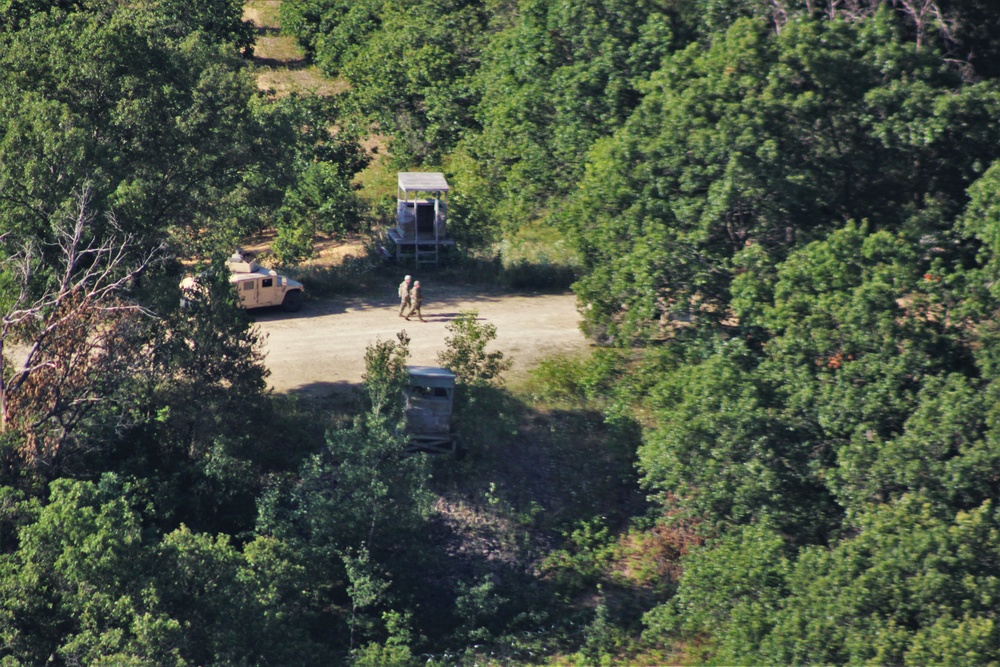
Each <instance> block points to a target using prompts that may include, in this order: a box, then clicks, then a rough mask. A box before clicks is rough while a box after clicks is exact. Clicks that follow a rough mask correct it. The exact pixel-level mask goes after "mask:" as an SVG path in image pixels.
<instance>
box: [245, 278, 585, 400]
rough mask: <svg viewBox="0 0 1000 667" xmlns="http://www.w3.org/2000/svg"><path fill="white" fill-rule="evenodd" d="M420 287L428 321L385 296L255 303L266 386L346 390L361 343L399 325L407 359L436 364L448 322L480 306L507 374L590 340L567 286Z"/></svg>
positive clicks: (357, 367) (359, 365) (356, 374)
mask: <svg viewBox="0 0 1000 667" xmlns="http://www.w3.org/2000/svg"><path fill="white" fill-rule="evenodd" d="M423 288H424V295H425V296H424V307H423V315H424V319H425V320H426V322H419V321H417V319H416V318H414V319H413V320H411V321H409V322H407V321H406V320H404V319H402V318H400V317H399V316H398V311H399V302H398V301H396V300H395V299H389V298H388V297H387V298H385V299H383V300H372V299H368V298H344V299H331V300H323V301H319V300H317V301H306V303H305V304H304V305H303V307H302V310H301V311H299V312H298V313H291V314H290V313H284V312H282V311H281V310H279V309H274V310H270V309H268V310H261V311H256V312H255V313H254V315H253V316H254V319H255V320H256V322H257V324H258V326H259V327H260V329H261V331H262V332H263V333H264V334H266V341H265V350H266V355H267V356H266V364H267V367H268V368H269V369H270V370H271V377H270V383H271V386H272V387H273V388H274V390H275V391H278V392H297V393H299V394H301V395H303V397H304V398H305V397H311V398H323V397H326V396H329V395H330V394H331V393H333V392H338V391H344V390H350V389H351V388H352V387H354V386H356V385H357V384H358V383H360V382H361V375H362V374H363V373H364V354H365V348H366V347H367V346H368V345H369V344H370V343H373V342H375V340H376V339H381V340H395V337H396V333H397V332H399V331H401V330H405V331H406V332H407V334H409V336H410V339H411V342H410V363H411V364H414V365H428V366H434V365H437V354H438V352H440V351H442V350H444V349H445V347H446V344H445V338H447V337H448V331H447V329H446V325H447V324H448V322H449V321H451V319H452V318H454V317H455V316H456V315H458V314H459V313H460V312H462V311H465V310H472V309H475V310H478V311H479V319H480V321H482V322H489V323H491V324H493V325H494V326H496V328H497V338H496V340H495V341H493V343H491V345H490V347H489V348H488V350H490V351H492V350H499V351H501V352H503V353H504V355H505V356H507V357H509V358H512V359H513V360H514V367H513V369H512V370H511V372H510V374H509V376H508V377H509V378H510V377H518V376H521V375H523V374H524V373H525V372H526V371H527V370H528V369H530V368H532V367H533V366H535V365H536V364H537V363H538V362H539V361H540V360H542V359H544V358H546V357H550V356H554V355H558V354H572V353H574V352H579V351H582V350H584V349H586V348H587V347H588V341H587V339H586V338H585V337H584V336H583V334H582V333H580V329H579V322H580V316H579V314H578V313H577V311H576V299H575V297H574V296H573V295H572V294H570V293H566V294H541V295H524V294H504V293H501V292H496V293H486V294H484V293H482V292H481V291H480V290H478V289H477V288H472V287H454V286H439V285H434V284H433V282H432V281H423Z"/></svg>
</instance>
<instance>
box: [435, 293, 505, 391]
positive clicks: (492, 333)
mask: <svg viewBox="0 0 1000 667" xmlns="http://www.w3.org/2000/svg"><path fill="white" fill-rule="evenodd" d="M445 328H446V329H448V332H449V333H450V334H451V336H450V337H449V338H445V345H447V350H445V351H444V352H439V353H438V363H439V364H441V365H442V366H444V367H445V368H447V369H448V370H450V371H451V372H452V373H454V374H455V377H456V378H457V379H458V381H459V382H462V383H465V384H469V385H487V384H495V383H498V382H500V376H501V375H502V374H503V373H504V372H505V371H508V370H510V367H511V366H512V365H513V364H514V362H513V360H511V359H504V355H503V352H498V351H494V352H487V351H486V346H487V345H489V343H490V341H492V340H495V339H496V337H497V328H496V326H494V325H492V324H489V323H486V324H481V323H480V322H479V311H478V310H467V311H463V312H461V313H459V314H458V316H457V317H455V318H454V319H453V320H452V321H451V322H449V323H448V324H447V326H446V327H445Z"/></svg>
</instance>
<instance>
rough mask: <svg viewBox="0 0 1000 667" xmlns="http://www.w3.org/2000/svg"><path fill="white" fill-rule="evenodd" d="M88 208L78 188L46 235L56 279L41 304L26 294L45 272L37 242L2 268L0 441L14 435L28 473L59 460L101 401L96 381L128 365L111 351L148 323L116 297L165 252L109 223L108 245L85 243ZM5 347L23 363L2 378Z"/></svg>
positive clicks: (124, 355) (128, 353) (138, 309)
mask: <svg viewBox="0 0 1000 667" xmlns="http://www.w3.org/2000/svg"><path fill="white" fill-rule="evenodd" d="M89 205H90V193H89V190H88V189H86V188H85V189H84V190H82V191H81V192H80V193H79V194H78V196H77V206H76V211H75V214H74V215H72V216H70V217H68V218H67V219H66V220H64V221H63V222H62V223H61V224H59V225H58V226H57V227H56V228H55V230H54V232H55V234H54V236H55V240H54V242H53V244H52V245H53V246H54V248H53V249H54V250H55V253H54V255H55V257H56V261H57V269H56V271H55V272H54V276H53V277H52V278H51V279H49V284H48V285H47V286H46V287H45V288H44V289H42V290H41V293H40V295H38V291H37V289H33V288H36V283H37V282H39V280H38V279H39V278H40V277H41V273H42V271H43V270H44V264H43V257H42V248H43V246H42V245H41V244H40V242H39V241H37V240H35V239H30V240H28V241H26V242H25V243H24V244H23V245H22V247H21V249H20V251H18V252H17V253H15V254H14V255H13V256H11V257H10V258H8V259H6V260H5V261H4V262H3V263H2V269H3V271H4V273H5V274H6V276H7V278H8V285H7V288H8V299H9V300H8V305H7V307H6V308H5V309H4V312H3V314H2V318H0V432H6V431H8V430H9V429H11V428H13V427H16V428H18V429H19V430H21V431H22V432H23V433H24V435H25V446H24V450H25V451H24V453H25V454H26V455H27V458H29V459H30V460H31V461H32V462H33V463H41V462H52V461H53V460H54V459H55V458H56V456H58V453H59V449H60V447H61V446H62V444H63V443H64V442H65V441H66V439H67V438H68V437H69V436H70V434H71V433H72V432H73V429H74V427H75V426H77V425H78V424H79V423H80V420H81V419H82V418H83V416H84V415H85V414H86V412H87V411H88V409H89V408H91V407H93V406H94V405H95V404H97V403H99V402H100V401H101V400H102V399H103V397H102V396H101V395H100V392H99V391H97V387H96V386H95V384H96V383H95V382H93V380H95V379H96V376H99V375H103V374H104V373H105V372H106V371H107V370H108V369H111V368H114V367H115V365H116V364H117V365H118V366H120V365H121V363H122V362H121V360H122V359H126V360H127V359H129V358H135V357H136V356H137V355H136V354H135V351H134V350H121V349H115V343H116V342H120V338H121V335H122V332H123V327H126V326H127V325H128V323H129V322H130V321H133V320H134V319H135V318H137V317H142V316H151V315H152V313H151V312H150V311H149V310H148V309H146V308H144V307H143V306H141V305H140V304H138V303H135V302H132V301H129V300H128V299H126V298H125V294H126V292H127V290H128V289H129V287H131V286H132V285H133V284H134V281H135V279H136V277H137V276H138V275H139V274H140V273H141V272H143V271H145V270H147V269H149V268H150V267H151V266H153V265H154V264H155V263H157V262H158V261H160V260H161V259H162V258H163V257H164V255H165V246H164V245H162V244H161V245H158V246H156V247H153V248H143V247H142V246H141V244H139V243H138V239H137V238H136V237H135V236H134V235H132V234H126V233H124V232H123V231H122V229H121V227H120V226H119V225H118V223H117V221H116V220H115V219H114V217H113V216H109V217H108V220H107V223H108V228H109V229H110V231H111V233H110V234H109V235H106V236H105V237H103V238H94V237H91V235H90V233H89V232H90V228H91V225H92V223H93V221H94V218H93V214H92V213H91V212H90V209H89ZM12 345H17V346H18V357H19V358H21V359H22V361H21V363H20V364H13V367H12V368H8V366H9V365H11V362H10V361H9V360H8V359H7V356H6V353H7V352H8V350H9V348H10V346H12Z"/></svg>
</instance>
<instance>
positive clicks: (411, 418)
mask: <svg viewBox="0 0 1000 667" xmlns="http://www.w3.org/2000/svg"><path fill="white" fill-rule="evenodd" d="M406 371H407V373H408V376H409V377H408V380H407V385H406V389H405V390H404V393H405V396H406V408H405V411H406V433H407V436H408V438H409V441H408V443H407V447H406V451H408V452H433V453H447V454H454V453H456V450H457V446H456V441H455V437H454V434H453V433H452V431H451V411H452V406H453V404H454V400H455V374H454V373H452V372H451V371H449V370H448V369H447V368H437V367H434V366H407V367H406Z"/></svg>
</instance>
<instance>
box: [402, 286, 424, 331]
mask: <svg viewBox="0 0 1000 667" xmlns="http://www.w3.org/2000/svg"><path fill="white" fill-rule="evenodd" d="M423 302H424V293H423V291H422V290H421V289H420V281H419V280H418V281H417V282H415V283H413V289H411V290H410V312H409V313H408V314H407V316H406V321H407V322H409V320H410V318H411V317H412V316H413V313H416V314H417V317H419V318H420V321H421V322H426V321H427V320H425V319H424V316H423V315H421V314H420V304H422V303H423Z"/></svg>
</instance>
